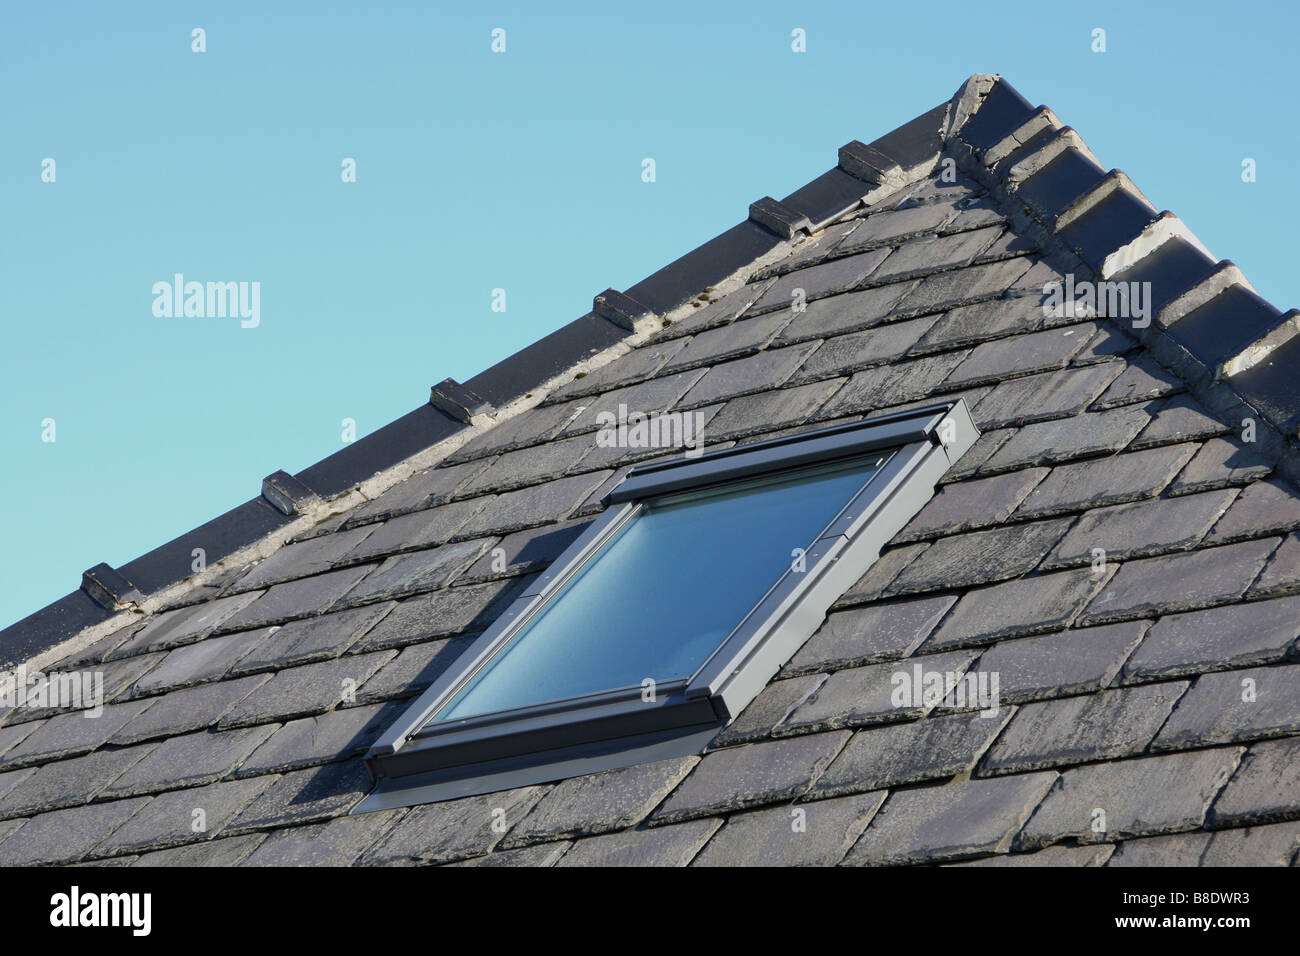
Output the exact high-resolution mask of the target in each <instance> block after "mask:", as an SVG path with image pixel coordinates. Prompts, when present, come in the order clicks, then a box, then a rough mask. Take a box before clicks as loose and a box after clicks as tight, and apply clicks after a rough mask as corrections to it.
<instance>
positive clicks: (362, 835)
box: [240, 810, 406, 866]
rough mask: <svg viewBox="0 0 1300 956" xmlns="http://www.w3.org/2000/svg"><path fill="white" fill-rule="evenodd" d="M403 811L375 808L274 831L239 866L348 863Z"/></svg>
mask: <svg viewBox="0 0 1300 956" xmlns="http://www.w3.org/2000/svg"><path fill="white" fill-rule="evenodd" d="M405 812H406V811H405V810H377V811H375V812H374V813H361V814H357V815H355V816H350V817H338V818H337V819H335V820H330V821H329V822H328V823H313V824H310V825H308V826H305V827H289V828H287V829H284V830H276V831H274V832H272V833H271V835H270V836H268V837H267V838H266V840H264V841H263V842H262V843H261V845H259V846H258V848H257V849H256V850H254V851H253V853H252V855H250V856H249V857H248V858H247V859H245V860H244V862H243V863H241V864H240V865H241V866H351V865H352V864H353V863H355V862H356V859H357V857H359V856H360V855H361V854H362V853H363V852H364V851H365V849H366V848H367V847H368V846H370V844H371V843H373V842H374V841H375V840H377V839H379V838H380V837H381V836H382V835H383V834H384V832H385V831H386V830H388V828H389V827H391V826H392V825H393V824H394V823H396V822H397V821H398V820H399V819H400V818H401V816H402V814H403V813H405Z"/></svg>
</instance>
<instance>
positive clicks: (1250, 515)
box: [1206, 480, 1300, 544]
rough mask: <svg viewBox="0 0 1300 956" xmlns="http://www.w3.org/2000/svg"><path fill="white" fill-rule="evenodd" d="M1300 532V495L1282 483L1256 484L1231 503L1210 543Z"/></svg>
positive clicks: (1260, 482) (1264, 482) (1216, 527)
mask: <svg viewBox="0 0 1300 956" xmlns="http://www.w3.org/2000/svg"><path fill="white" fill-rule="evenodd" d="M1297 528H1300V495H1297V494H1296V492H1294V491H1292V490H1291V488H1290V486H1288V485H1286V484H1284V483H1283V482H1281V481H1279V480H1270V481H1257V482H1255V483H1254V484H1253V485H1250V486H1249V487H1247V488H1246V489H1245V490H1244V491H1242V492H1241V494H1240V495H1238V496H1237V500H1236V501H1234V502H1233V503H1232V507H1231V508H1229V509H1228V513H1227V514H1225V515H1224V516H1223V518H1222V519H1220V521H1219V523H1218V524H1217V525H1215V526H1214V530H1213V531H1211V532H1210V534H1209V537H1208V538H1207V539H1206V540H1207V541H1209V542H1211V543H1213V544H1224V543H1226V542H1229V541H1240V540H1242V539H1243V538H1253V537H1258V536H1259V535H1262V534H1271V533H1273V532H1277V531H1294V530H1296V529H1297Z"/></svg>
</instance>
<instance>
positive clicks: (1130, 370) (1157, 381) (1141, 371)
mask: <svg viewBox="0 0 1300 956" xmlns="http://www.w3.org/2000/svg"><path fill="white" fill-rule="evenodd" d="M1186 388H1187V386H1186V385H1184V384H1183V381H1182V379H1180V378H1179V377H1178V376H1177V375H1175V374H1174V373H1173V372H1170V371H1168V370H1166V369H1165V368H1164V367H1163V366H1161V365H1159V364H1158V363H1156V362H1155V361H1153V360H1152V359H1150V358H1147V357H1146V356H1143V357H1141V358H1139V359H1137V360H1136V361H1133V362H1129V363H1128V364H1127V365H1126V366H1125V368H1124V371H1123V372H1121V373H1120V375H1119V376H1118V377H1117V378H1116V379H1115V380H1114V381H1113V382H1111V384H1110V387H1109V388H1107V389H1106V391H1105V392H1104V393H1102V395H1101V397H1099V398H1098V399H1097V402H1096V404H1095V405H1094V406H1093V407H1094V408H1097V409H1104V408H1116V407H1117V406H1120V405H1131V404H1133V403H1134V402H1149V401H1152V400H1154V399H1157V398H1164V397H1165V396H1167V395H1172V394H1174V393H1176V392H1181V391H1184V390H1185V389H1186Z"/></svg>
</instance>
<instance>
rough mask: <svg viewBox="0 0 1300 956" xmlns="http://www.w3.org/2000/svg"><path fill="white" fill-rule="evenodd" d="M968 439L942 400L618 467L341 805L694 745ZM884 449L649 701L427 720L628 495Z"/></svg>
mask: <svg viewBox="0 0 1300 956" xmlns="http://www.w3.org/2000/svg"><path fill="white" fill-rule="evenodd" d="M945 422H949V423H951V426H950V427H949V426H947V425H945V424H944V423H945ZM978 437H979V432H978V430H977V429H976V428H975V425H974V422H973V421H972V420H971V417H970V413H969V411H968V409H967V407H966V404H965V402H964V400H962V399H956V400H955V401H949V402H942V403H936V404H933V405H926V406H923V407H919V408H915V409H911V410H908V411H905V412H897V413H893V414H889V415H883V416H878V417H876V418H867V419H864V420H862V421H859V422H850V423H848V424H844V425H837V426H832V427H829V428H823V429H818V430H816V431H810V432H804V433H800V434H795V435H789V436H785V437H781V438H776V439H771V440H767V441H762V442H755V443H753V444H750V445H738V446H733V447H731V448H727V449H722V450H719V451H713V452H706V453H705V454H703V455H700V456H698V457H693V458H688V457H679V458H674V459H671V460H668V461H662V462H653V463H649V464H645V465H640V466H637V467H635V468H633V469H632V470H631V471H630V472H629V473H628V474H627V475H626V476H625V477H624V479H623V481H622V482H620V483H619V484H618V485H617V486H616V487H615V488H614V489H612V490H611V491H610V492H609V493H608V494H607V495H606V496H605V499H604V501H603V504H604V505H605V510H604V511H603V512H602V513H601V514H600V515H599V516H597V517H596V518H595V520H593V521H592V523H591V524H590V525H589V526H588V527H587V529H586V530H585V531H584V532H583V533H582V534H581V535H579V537H578V538H577V539H576V540H574V541H573V542H572V543H571V544H570V545H569V546H568V547H567V548H566V549H565V550H564V551H563V552H562V553H561V554H560V555H559V556H558V557H557V558H556V559H555V560H554V561H553V562H552V563H551V565H550V566H549V567H548V568H547V569H546V570H545V571H543V572H542V573H541V574H539V575H538V576H537V577H536V578H535V579H533V581H532V582H531V583H530V584H529V585H528V586H527V587H526V588H525V589H524V590H523V591H522V592H521V593H520V594H519V595H518V596H517V597H516V598H515V599H514V600H513V601H512V603H511V604H510V605H509V606H508V607H507V608H506V609H505V611H504V612H502V613H501V614H500V615H499V616H498V617H497V618H496V619H495V620H494V621H493V623H492V624H491V626H489V627H488V628H487V630H485V631H483V632H482V634H480V635H479V636H478V637H477V638H476V639H475V640H474V641H473V643H472V644H471V645H470V646H469V647H468V648H467V649H466V650H465V651H463V652H462V654H461V655H460V657H459V658H457V660H456V661H455V662H454V663H453V664H452V665H451V666H450V667H448V668H447V669H446V670H445V671H444V672H443V673H442V674H441V675H440V676H439V677H438V678H437V679H436V680H435V681H434V682H433V684H432V685H431V686H430V687H429V688H428V689H427V690H425V691H424V692H423V693H422V694H421V695H420V696H419V697H418V698H417V699H416V700H415V701H414V702H412V703H411V704H410V705H409V706H408V707H407V708H406V710H405V711H404V712H403V713H402V715H401V716H400V717H399V718H398V719H397V720H396V721H395V722H394V723H393V724H392V725H391V726H390V727H389V728H388V729H387V730H386V731H385V732H384V734H383V735H382V736H381V737H380V738H379V739H378V740H377V741H376V742H375V743H374V744H373V745H372V746H371V748H370V750H369V751H368V753H367V754H366V758H365V759H366V762H367V764H368V765H369V767H370V769H371V772H372V773H373V775H374V776H375V779H376V787H375V790H374V792H372V794H371V795H370V796H369V797H367V798H366V800H365V801H363V802H362V804H361V805H360V806H359V807H358V808H357V811H356V812H364V811H368V810H374V809H387V808H392V807H399V806H410V805H412V804H415V803H425V802H431V801H435V800H442V799H450V798H452V797H456V796H468V795H472V794H477V793H487V792H491V791H493V790H500V789H505V788H508V787H514V786H522V785H526V784H529V783H540V782H543V781H547V780H555V779H560V778H562V777H566V776H571V775H576V774H579V773H590V772H593V771H595V770H602V769H612V768H614V767H620V766H628V765H631V764H634V763H642V762H645V761H648V760H654V759H662V758H664V757H669V756H684V755H686V754H689V753H699V752H700V751H701V750H702V749H703V748H704V746H705V745H706V744H707V743H708V742H709V741H710V740H711V739H712V738H713V737H715V736H717V734H718V732H719V731H721V730H722V729H723V728H724V727H726V726H727V725H728V724H729V723H730V722H731V721H732V720H734V719H735V717H737V716H738V715H739V714H740V713H741V711H743V710H744V708H745V706H747V705H748V704H749V702H750V701H751V700H753V699H754V697H756V696H757V695H758V694H759V692H761V691H762V689H763V688H764V687H765V686H766V685H767V683H768V682H769V681H770V680H771V678H772V677H773V676H774V675H775V674H776V672H777V671H778V670H779V669H780V668H781V667H782V666H783V665H784V664H785V663H786V661H788V660H789V658H790V657H791V656H792V655H793V654H794V652H795V651H796V650H798V648H799V646H800V645H801V644H802V643H803V642H804V641H805V640H807V639H808V637H810V636H811V635H812V633H813V632H814V631H815V630H816V629H817V628H818V627H819V626H820V625H821V623H822V621H823V620H824V619H825V615H826V612H827V611H828V609H829V608H830V606H831V604H833V603H834V602H835V601H836V600H837V599H838V598H839V597H840V596H841V595H842V594H843V593H844V592H845V591H846V590H848V588H849V587H851V586H852V585H853V583H854V582H855V581H857V580H858V579H859V578H860V577H861V576H862V575H863V574H864V573H865V572H866V571H867V569H868V568H869V567H870V565H871V564H872V563H873V562H874V561H875V560H876V558H877V557H878V556H879V553H880V549H881V548H882V547H883V546H884V545H885V544H886V543H887V542H888V541H889V540H890V539H891V538H892V537H893V536H894V535H895V534H897V533H898V531H899V530H901V529H902V528H903V526H904V525H906V524H907V522H908V521H910V520H911V519H912V517H913V516H914V515H915V514H916V513H917V512H918V511H920V509H921V508H922V507H923V506H924V505H925V503H926V502H927V501H929V500H930V498H931V497H932V496H933V493H934V488H935V486H936V485H937V483H938V481H939V479H940V478H941V477H942V476H943V474H944V473H945V472H946V471H947V470H948V468H949V466H950V465H951V464H952V463H953V462H955V461H956V460H957V459H958V458H960V457H961V455H962V454H964V453H965V451H966V450H967V449H968V448H969V447H970V446H971V445H972V444H973V443H974V441H975V439H976V438H978ZM889 449H893V452H894V453H893V454H892V456H891V457H890V458H889V459H888V460H887V461H886V462H885V463H884V465H883V466H881V467H880V469H879V470H877V471H876V472H875V473H873V474H872V475H871V476H869V477H868V478H866V479H864V481H863V484H862V486H861V487H860V488H859V489H858V491H857V492H856V493H854V495H853V496H852V497H851V498H850V499H849V500H848V502H847V503H846V504H845V506H844V507H843V508H842V509H841V510H840V511H839V512H838V514H837V516H836V517H835V518H834V519H833V520H832V521H831V522H830V524H828V525H827V526H826V528H825V529H824V530H823V531H822V532H821V533H820V534H819V535H818V536H817V538H816V539H815V540H814V541H813V542H812V544H811V545H810V547H809V548H808V549H807V551H806V553H805V556H804V558H805V561H804V565H805V566H804V570H803V571H801V572H800V571H795V570H794V569H793V568H788V569H787V570H786V571H785V572H784V573H783V574H782V575H781V577H780V578H779V579H778V580H777V581H776V582H775V583H774V584H773V585H772V586H771V588H770V589H769V590H768V591H767V592H766V594H765V595H764V597H763V598H761V599H760V600H759V602H758V603H757V604H756V605H755V606H754V607H753V608H751V610H750V611H749V612H748V613H747V614H746V615H745V616H744V617H743V618H742V620H741V621H740V623H739V624H738V625H737V626H736V627H735V629H733V631H732V632H731V633H730V634H729V635H728V636H727V637H726V638H724V639H723V641H722V643H721V644H720V645H719V646H718V647H717V648H716V649H715V650H714V651H713V652H712V653H711V654H710V655H709V657H708V658H707V659H706V660H705V662H704V664H703V665H702V666H701V667H700V668H699V669H698V670H697V671H696V672H695V673H694V674H693V675H692V676H690V677H689V678H685V679H681V680H675V681H670V682H665V683H660V684H657V685H656V687H655V695H654V697H655V699H654V701H646V700H643V699H642V688H641V687H639V686H638V687H629V688H621V689H618V690H612V691H605V692H601V693H596V694H589V695H585V696H582V697H575V698H568V699H564V700H555V701H549V702H547V703H543V704H533V705H529V706H526V707H520V708H515V709H512V710H507V711H497V712H495V713H490V714H482V715H477V716H471V717H467V718H460V719H457V720H454V721H449V722H446V723H439V722H434V721H433V720H432V718H433V717H434V716H435V715H436V714H437V713H438V712H439V710H441V709H442V708H443V707H444V706H446V705H447V704H448V703H449V702H450V701H452V700H453V698H454V697H455V696H456V695H457V694H458V693H459V692H460V691H461V690H462V689H463V688H464V687H465V686H466V685H467V684H468V683H469V682H470V681H471V680H472V679H473V678H474V677H475V675H476V674H477V673H478V672H479V670H480V669H481V668H483V667H486V666H488V665H489V664H490V663H491V661H492V660H493V659H494V658H495V656H496V655H497V654H498V653H500V652H501V651H503V650H504V649H505V648H507V647H509V646H510V644H511V641H512V640H513V638H514V637H515V636H516V634H517V633H518V632H519V631H520V630H522V629H523V628H524V627H525V626H526V625H527V623H528V622H529V621H530V619H531V618H532V617H533V615H534V614H535V613H537V612H538V611H539V610H541V609H542V608H543V607H545V606H546V604H547V603H548V602H549V601H550V600H551V598H552V597H553V596H554V595H555V594H556V592H557V591H559V590H560V589H561V588H563V587H564V586H565V584H566V583H568V581H569V580H570V579H571V578H572V577H573V576H574V575H576V574H577V573H578V572H579V571H580V570H581V569H582V568H583V567H584V566H585V565H586V564H587V562H588V561H589V560H591V559H592V558H593V557H594V556H596V555H597V554H599V552H600V551H601V549H602V548H603V547H604V546H605V544H606V543H607V542H609V541H610V540H611V539H612V538H613V537H614V536H615V535H617V534H618V533H619V532H620V531H621V529H622V528H623V527H624V526H625V525H626V524H627V523H628V522H629V521H632V520H634V519H635V517H636V516H637V515H638V514H639V513H640V511H641V509H642V506H643V504H644V503H646V502H648V501H651V500H654V499H658V498H661V497H663V496H665V495H668V494H679V493H682V492H690V491H693V490H703V489H709V488H717V487H719V486H725V485H727V484H729V483H733V482H738V481H741V480H745V479H750V478H754V477H758V476H761V475H764V474H775V473H778V472H789V471H793V470H799V469H804V468H808V469H811V468H814V467H816V466H818V465H821V464H826V463H830V462H834V461H840V460H846V459H851V458H856V457H861V456H864V455H867V454H870V453H871V452H873V451H885V450H889Z"/></svg>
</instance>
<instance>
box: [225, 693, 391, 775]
mask: <svg viewBox="0 0 1300 956" xmlns="http://www.w3.org/2000/svg"><path fill="white" fill-rule="evenodd" d="M402 709H404V708H403V705H402V704H367V705H364V706H360V707H345V708H343V709H342V710H331V711H329V712H327V713H324V714H321V715H319V716H317V717H299V718H298V719H297V720H290V721H287V722H286V723H285V724H284V725H283V726H280V727H279V729H276V727H277V726H278V725H274V724H272V725H268V726H269V729H271V730H273V731H274V733H273V734H271V735H270V738H269V739H268V740H266V741H265V743H263V744H262V746H260V747H259V748H258V749H257V750H256V751H254V752H253V754H252V756H250V757H249V758H248V759H247V760H245V761H244V762H243V764H242V765H241V766H240V767H239V768H238V769H237V770H236V771H235V774H234V775H235V776H237V777H250V776H256V775H258V774H264V773H283V772H285V771H288V770H301V769H303V768H304V767H311V766H316V765H318V764H322V763H328V762H330V761H333V760H342V759H344V758H346V757H354V756H359V755H361V754H364V753H365V751H366V750H367V749H368V748H369V746H370V745H371V744H372V743H374V742H375V741H376V740H377V739H379V735H380V734H382V733H383V732H384V731H385V730H387V729H388V727H389V726H391V725H392V723H393V722H394V721H395V720H397V718H398V717H399V716H400V714H401V710H402ZM254 729H258V728H254Z"/></svg>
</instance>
